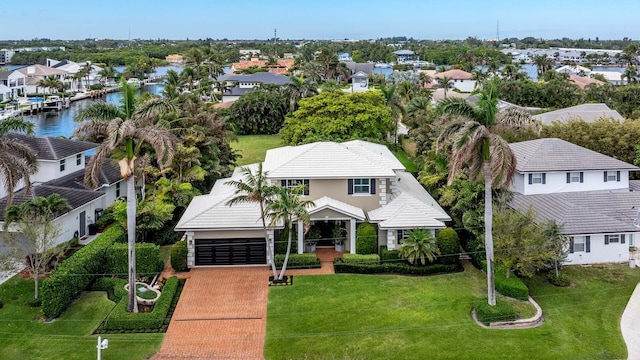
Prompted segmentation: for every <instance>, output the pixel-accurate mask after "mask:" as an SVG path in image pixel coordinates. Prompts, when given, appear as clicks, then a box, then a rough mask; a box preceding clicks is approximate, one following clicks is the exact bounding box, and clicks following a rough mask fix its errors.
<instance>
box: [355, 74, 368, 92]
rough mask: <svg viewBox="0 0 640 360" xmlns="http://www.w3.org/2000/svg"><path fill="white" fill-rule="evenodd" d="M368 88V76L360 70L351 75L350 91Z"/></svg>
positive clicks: (360, 90)
mask: <svg viewBox="0 0 640 360" xmlns="http://www.w3.org/2000/svg"><path fill="white" fill-rule="evenodd" d="M367 90H369V77H368V76H367V74H365V73H364V72H362V71H358V72H357V73H355V74H353V75H351V91H352V92H362V91H367Z"/></svg>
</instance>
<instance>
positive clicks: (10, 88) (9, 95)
mask: <svg viewBox="0 0 640 360" xmlns="http://www.w3.org/2000/svg"><path fill="white" fill-rule="evenodd" d="M26 90H27V77H26V75H24V74H23V73H21V72H20V71H17V70H14V71H0V93H2V96H1V97H0V102H3V101H9V100H11V99H16V98H18V97H19V96H26V92H27V91H26Z"/></svg>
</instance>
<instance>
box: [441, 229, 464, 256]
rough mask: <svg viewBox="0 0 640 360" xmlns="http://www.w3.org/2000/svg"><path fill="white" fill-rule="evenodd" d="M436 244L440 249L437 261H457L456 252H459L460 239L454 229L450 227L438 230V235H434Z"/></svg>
mask: <svg viewBox="0 0 640 360" xmlns="http://www.w3.org/2000/svg"><path fill="white" fill-rule="evenodd" d="M436 245H438V249H440V256H438V261H439V262H441V263H443V264H453V263H455V262H458V256H457V254H459V253H460V240H459V238H458V234H457V233H456V231H455V230H453V229H452V228H450V227H448V228H445V229H442V230H440V232H439V233H438V236H436ZM451 254H456V255H451Z"/></svg>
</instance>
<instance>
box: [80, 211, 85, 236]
mask: <svg viewBox="0 0 640 360" xmlns="http://www.w3.org/2000/svg"><path fill="white" fill-rule="evenodd" d="M86 228H87V212H86V211H83V212H81V213H80V232H79V234H80V237H83V236H84V235H85V234H86V231H87V230H86Z"/></svg>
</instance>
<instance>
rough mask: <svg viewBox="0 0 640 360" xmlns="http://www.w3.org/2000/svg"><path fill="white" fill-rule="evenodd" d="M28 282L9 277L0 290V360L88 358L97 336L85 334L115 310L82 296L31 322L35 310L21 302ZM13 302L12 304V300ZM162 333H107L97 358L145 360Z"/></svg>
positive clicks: (96, 296)
mask: <svg viewBox="0 0 640 360" xmlns="http://www.w3.org/2000/svg"><path fill="white" fill-rule="evenodd" d="M32 296H33V282H32V281H31V280H24V279H22V278H20V277H19V276H15V277H13V278H12V279H10V280H9V281H7V282H5V283H4V284H2V285H0V299H1V300H2V301H3V302H4V307H3V308H2V309H0V324H1V325H0V359H93V358H95V357H96V344H97V338H98V336H97V335H91V333H92V332H93V331H94V330H95V329H96V328H97V327H98V325H100V322H101V321H102V320H103V319H104V318H105V317H106V315H107V314H108V313H109V312H110V311H111V309H112V308H113V307H114V306H115V303H113V302H112V301H110V300H109V299H107V296H106V293H104V292H87V293H85V294H84V295H82V296H81V297H80V299H79V300H78V301H77V302H75V303H74V304H73V305H72V306H71V308H70V309H69V310H68V311H67V312H65V313H64V314H62V315H61V316H60V318H58V319H56V320H55V321H53V322H51V323H44V322H42V321H40V320H34V319H36V318H37V317H38V315H39V314H40V308H30V307H27V306H25V305H24V301H25V300H27V299H29V298H30V297H32ZM14 299H15V300H14ZM163 337H164V334H109V335H104V336H103V338H106V339H109V348H108V349H105V350H103V352H102V356H103V359H146V358H147V357H149V356H150V355H153V354H154V353H155V352H156V351H158V349H159V348H160V344H161V343H162V339H163Z"/></svg>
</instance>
